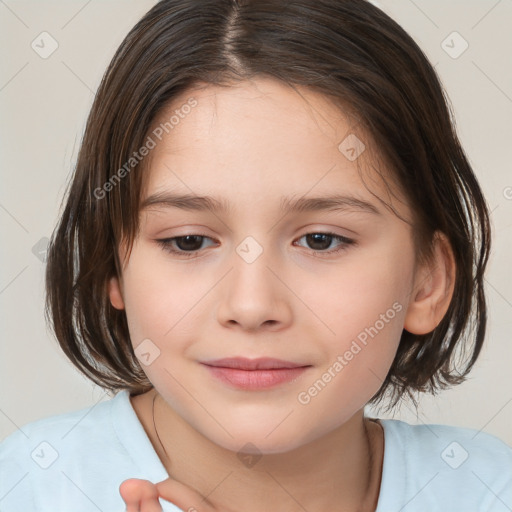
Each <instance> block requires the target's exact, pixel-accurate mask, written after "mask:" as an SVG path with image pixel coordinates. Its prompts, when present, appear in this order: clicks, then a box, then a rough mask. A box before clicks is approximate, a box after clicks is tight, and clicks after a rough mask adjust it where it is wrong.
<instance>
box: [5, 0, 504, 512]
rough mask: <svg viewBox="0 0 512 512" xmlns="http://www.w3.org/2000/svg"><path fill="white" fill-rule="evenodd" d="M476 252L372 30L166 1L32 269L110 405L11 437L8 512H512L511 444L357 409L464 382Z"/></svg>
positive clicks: (116, 69)
mask: <svg viewBox="0 0 512 512" xmlns="http://www.w3.org/2000/svg"><path fill="white" fill-rule="evenodd" d="M192 242H196V243H195V244H193V243H192ZM327 242H329V243H327ZM489 248H490V226H489V218H488V209H487V205H486V202H485V199H484V197H483V196H482V192H481V189H480V187H479V185H478V183H477V180H476V178H475V175H474V174H473V171H472V169H471V167H470V165H469V163H468V160H467V158H466V156H465V154H464V152H463V150H462V148H461V146H460V143H459V140H458V138H457V136H456V134H455V131H454V128H453V126H452V124H451V121H450V112H449V109H448V107H447V104H446V102H445V99H444V96H443V90H442V86H441V84H440V83H439V80H438V78H437V76H436V74H435V72H434V70H433V68H432V66H431V65H430V64H429V62H428V61H427V59H426V57H425V56H424V54H423V53H422V51H421V50H420V49H419V48H418V46H417V45H416V44H415V43H414V41H413V40H412V39H411V38H410V37H409V36H408V35H407V34H406V33H405V32H404V31H403V29H402V28H401V27H400V26H398V25H397V24H396V23H395V22H394V21H393V20H391V19H390V18H389V17H388V16H387V15H386V14H384V13H383V12H382V11H380V10H379V9H378V8H376V7H375V6H373V5H372V4H370V3H369V2H367V1H365V0H321V1H318V0H299V1H295V2H279V1H269V0H247V1H245V0H239V1H235V0H207V1H204V0H202V1H199V0H197V1H194V0H162V1H161V2H159V3H157V4H156V5H155V6H154V7H153V8H152V9H151V10H150V11H149V12H148V13H147V14H146V15H145V16H144V17H143V18H142V19H141V20H140V22H139V23H137V25H136V26H135V27H134V28H133V30H132V31H131V32H130V33H129V34H128V36H127V37H126V39H125V40H124V41H123V43H122V44H121V46H120V48H119V50H118V51H117V53H116V55H115V56H114V58H113V60H112V62H111V64H110V66H109V68H108V69H107V72H106V74H105V76H104V78H103V81H102V83H101V85H100V87H99V90H98V93H97V96H96V98H95V102H94V105H93V107H92V110H91V113H90V115H89V118H88V121H87V126H86V130H85V135H84V138H83V141H82V145H81V149H80V153H79V155H78V162H77V167H76V170H75V173H74V176H73V180H72V183H71V186H70V189H69V192H68V196H67V201H66V204H65V209H64V211H63V214H62V217H61V219H60V222H59V225H58V227H57V229H56V231H55V233H54V235H53V237H52V240H51V244H50V248H49V256H48V262H47V312H48V317H49V320H50V321H51V322H52V325H53V328H54V331H55V335H56V337H57V339H58V341H59V343H60V345H61V347H62V349H63V350H64V352H65V353H66V354H67V356H68V357H69V359H70V360H71V361H72V362H73V363H74V364H75V365H76V366H77V367H78V368H79V369H80V370H81V371H82V372H83V373H84V374H85V375H87V376H88V377H89V378H90V379H91V380H92V381H94V382H95V383H97V384H99V385H100V386H103V387H104V388H105V389H107V390H109V391H111V392H112V393H114V392H117V394H116V395H115V397H113V398H112V399H110V400H107V401H105V402H102V403H99V404H97V405H96V406H94V407H91V408H89V409H87V410H83V411H78V412H72V413H67V414H63V415H59V416H55V417H52V418H46V419H42V420H40V421H37V422H34V423H31V424H29V425H26V426H25V427H23V432H21V431H18V432H15V433H14V434H12V435H11V436H9V437H8V438H7V439H6V440H5V441H4V442H3V443H2V444H1V455H0V471H1V483H0V499H1V501H0V507H1V510H2V511H4V512H10V511H18V510H23V511H24V512H29V511H36V510H37V511H52V512H55V511H66V512H67V511H73V512H79V511H93V510H101V511H103V512H114V511H121V510H127V511H129V512H137V511H142V512H154V511H157V510H161V507H163V509H164V510H173V511H177V510H184V511H198V512H206V511H208V512H211V511H222V512H227V511H238V512H240V511H243V512H262V511H268V510H276V511H280V512H292V511H293V512H295V511H308V512H320V511H325V510H343V511H378V512H398V511H404V512H407V511H441V510H442V511H450V512H454V511H459V510H460V511H469V510H472V511H483V510H485V511H493V512H498V511H504V510H511V509H512V449H511V448H510V447H508V446H507V445H506V444H505V443H504V442H502V441H500V440H499V439H497V438H496V437H494V436H492V435H489V434H486V433H483V432H479V431H474V430H471V429H465V428H458V427H450V426H442V425H409V424H407V423H405V422H403V421H399V420H379V419H376V418H368V417H365V414H364V407H365V405H366V404H368V403H372V404H377V403H384V401H386V400H387V403H388V405H389V406H390V407H393V406H395V405H396V404H397V403H398V402H399V400H400V399H402V398H403V397H407V396H409V397H411V398H412V397H413V393H414V392H416V391H420V392H421V391H427V392H434V391H435V390H437V389H443V388H446V387H448V386H449V385H455V384H458V383H460V382H462V381H463V380H464V377H465V376H466V375H467V373H468V372H469V371H470V369H471V368H472V367H473V365H474V363H475V361H476V359H477V357H478V355H479V353H480V350H481V348H482V344H483V340H484V333H485V326H486V305H485V297H484V289H483V279H484V271H485V268H486V264H487V259H488V254H489ZM461 351H462V352H463V353H464V354H465V355H466V356H467V358H466V359H464V358H462V360H461V358H460V357H457V356H458V355H460V354H459V352H461Z"/></svg>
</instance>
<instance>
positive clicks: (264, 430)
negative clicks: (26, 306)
mask: <svg viewBox="0 0 512 512" xmlns="http://www.w3.org/2000/svg"><path fill="white" fill-rule="evenodd" d="M302 93H303V94H304V96H305V97H306V98H307V99H308V102H305V100H304V99H303V98H301V97H300V96H299V95H298V94H297V93H296V92H294V91H293V90H292V89H290V88H288V87H286V86H284V85H282V84H280V83H278V82H274V81H271V80H262V79H259V80H257V81H256V82H253V83H244V84H243V85H237V86H235V87H230V88H219V87H213V86H210V87H208V88H205V89H203V90H194V91H188V92H187V93H185V94H183V95H182V96H181V97H180V98H178V99H176V101H175V102H174V103H173V106H172V109H171V110H169V111H167V112H165V113H162V115H161V117H160V118H159V119H158V121H157V122H156V123H155V127H156V126H158V124H159V123H160V122H165V121H167V120H168V119H169V118H170V117H171V115H172V114H173V112H174V111H175V110H177V109H178V110H179V112H180V114H181V115H178V117H179V122H178V123H175V124H174V127H173V129H172V130H170V131H169V133H168V134H166V133H165V131H164V137H163V138H162V141H161V142H158V139H157V138H156V137H155V136H154V135H153V136H152V137H153V139H154V140H155V141H156V142H158V143H157V145H156V147H155V148H154V149H153V150H152V151H151V167H150V171H149V172H150V174H149V176H148V178H149V181H148V188H147V190H146V194H145V198H147V197H149V196H151V195H153V194H155V193H157V192H158V193H162V194H165V193H171V192H172V193H173V194H192V195H200V196H213V197H216V198H222V200H223V201H225V203H226V204H227V205H229V211H216V212H215V214H214V213H212V212H211V211H208V210H204V211H194V210H186V209H180V208H177V207H174V208H171V207H165V206H163V205H156V206H154V207H152V208H147V209H145V210H143V211H142V212H141V230H140V233H139V236H138V238H137V239H136V240H135V243H134V246H133V250H132V253H131V257H130V259H129V261H128V263H127V265H126V267H125V269H124V272H123V275H122V280H121V281H120V282H118V281H117V280H116V279H113V280H112V281H111V286H110V298H111V301H112V303H113V305H114V306H115V307H118V308H123V307H124V308H125V309H126V314H127V318H128V324H129V330H130V335H131V339H132V343H133V346H134V347H135V349H137V347H138V346H139V344H140V343H141V342H142V341H143V340H147V339H149V340H151V341H150V342H148V341H145V342H144V345H142V347H144V349H143V350H142V349H139V350H136V352H137V353H139V354H140V353H143V354H145V355H143V356H142V361H143V362H147V361H148V360H149V361H151V360H153V358H155V356H158V357H156V358H155V359H154V360H153V361H152V362H151V364H149V365H148V366H145V365H144V364H143V365H142V367H143V368H144V370H145V372H146V373H147V375H148V378H149V379H150V381H151V382H152V383H153V385H154V386H155V388H156V389H157V391H158V392H159V393H160V394H161V395H162V396H163V397H164V398H165V399H166V401H167V402H168V404H170V405H171V407H172V408H173V409H174V410H175V411H176V412H177V413H178V414H179V415H180V416H182V417H183V418H184V419H185V420H186V421H187V422H188V423H189V424H191V425H192V426H193V427H194V428H195V429H196V430H197V431H199V432H200V433H202V434H203V435H204V436H206V437H207V438H209V439H211V440H212V441H214V442H215V443H217V444H219V445H221V446H224V447H226V448H228V449H232V450H238V449H240V447H242V446H243V445H245V444H246V443H247V442H251V443H253V444H255V445H256V446H257V447H258V448H259V450H261V451H262V452H264V453H265V452H266V453H271V452H281V451H287V450H290V449H293V448H295V447H298V446H300V445H303V444H305V443H307V442H309V441H312V440H314V439H317V438H319V437H320V436H323V435H325V434H327V433H328V432H330V431H332V430H333V429H335V428H337V427H339V426H341V425H342V424H344V423H345V422H347V420H349V419H350V418H351V417H352V416H354V414H355V413H359V414H361V413H362V408H363V406H364V405H365V404H366V403H367V402H368V400H369V399H370V398H371V397H372V396H373V395H374V393H375V392H376V391H377V390H378V389H379V387H380V385H381V384H382V382H383V380H384V378H385V376H386V374H387V372H388V369H389V367H390V365H391V363H392V361H393V357H394V355H395V352H396V349H397V347H398V343H399V340H400V335H401V333H402V329H403V327H404V322H405V320H406V313H407V309H408V304H409V302H410V301H411V299H412V290H413V283H414V276H415V269H416V267H415V255H414V247H413V241H412V232H411V227H410V226H409V225H408V224H407V223H405V222H403V221H402V220H400V219H399V218H398V217H397V216H396V215H394V214H393V213H392V212H391V211H389V210H388V209H387V208H386V207H385V206H384V205H383V204H382V203H381V202H380V201H379V200H378V199H377V198H376V197H375V196H374V195H373V194H376V195H377V196H378V197H380V198H382V199H383V200H384V201H386V202H391V204H392V205H393V207H394V208H395V209H396V210H397V212H398V213H399V214H401V215H402V216H403V217H404V218H407V219H410V218H411V213H410V210H409V207H408V205H407V202H406V201H405V199H404V198H403V197H401V199H400V195H396V196H394V197H391V196H390V194H389V191H388V190H387V189H386V187H385V185H384V183H383V182H382V181H381V179H380V178H378V176H377V174H376V173H375V171H373V170H372V171H371V172H369V171H368V169H369V166H368V165H367V164H368V161H367V160H365V159H367V158H369V156H370V155H369V153H370V152H369V150H366V151H364V152H363V153H362V154H361V156H359V158H358V160H357V161H350V160H349V159H348V158H347V156H345V155H349V156H351V157H352V154H353V152H351V151H350V144H349V143H347V145H348V147H345V146H343V148H344V150H345V154H344V153H343V152H342V151H341V150H340V149H338V146H339V145H340V143H341V142H342V141H343V140H344V139H345V137H347V136H348V135H349V134H350V133H356V135H357V136H358V137H359V138H360V139H361V140H362V142H363V143H365V144H366V145H367V146H368V145H369V141H368V140H365V137H364V135H362V134H361V133H359V132H358V131H357V130H356V129H355V128H354V127H352V126H350V125H349V124H348V123H347V120H346V119H344V118H342V117H341V114H340V113H339V111H338V110H336V109H335V108H334V107H333V106H332V105H331V104H330V103H328V102H327V100H326V99H324V98H323V97H322V96H320V95H317V94H313V93H311V92H308V91H305V90H302ZM191 97H193V98H194V99H195V100H196V101H197V105H196V106H194V107H193V108H191V109H188V108H184V109H181V110H180V108H181V107H182V106H183V105H185V104H187V100H188V99H189V98H191ZM184 112H188V114H184ZM175 120H176V118H175ZM349 141H350V139H349ZM352 144H353V143H352ZM356 150H357V148H356ZM357 163H359V164H361V166H362V167H363V168H364V169H365V170H364V171H363V172H364V176H365V182H366V184H367V186H368V187H369V188H370V189H371V192H370V191H369V190H368V189H367V188H366V187H365V185H364V184H363V182H362V181H361V178H360V176H359V175H358V171H357V167H356V164H357ZM365 164H366V165H365ZM133 172H137V171H133ZM381 172H382V173H383V174H385V175H387V176H389V174H388V173H387V172H386V171H385V170H384V169H381ZM120 186H122V184H121V185H120ZM394 192H395V194H398V192H397V190H396V189H395V190H394ZM372 193H373V194H372ZM333 194H337V195H340V196H350V197H352V198H356V199H357V200H359V201H364V202H366V203H369V205H371V206H366V207H360V206H355V205H352V206H351V205H350V204H346V205H345V206H344V207H343V208H340V209H339V210H331V211H323V210H318V211H303V212H293V213H289V214H285V213H284V212H281V211H280V205H281V201H282V199H283V198H294V199H298V198H304V199H306V198H312V197H324V196H329V195H333ZM372 207H373V208H372ZM373 209H375V210H376V211H377V212H378V213H375V212H374V211H372V210H373ZM322 232H324V233H325V232H327V233H329V232H330V233H335V234H336V235H339V236H341V237H346V238H348V239H351V240H353V241H354V242H355V244H345V243H343V242H341V241H339V240H338V239H336V238H334V237H332V238H329V237H324V238H322V237H321V236H320V235H317V236H316V237H312V236H305V235H308V234H312V233H322ZM194 234H196V235H203V236H204V237H207V238H204V239H201V238H199V239H194V238H192V239H191V240H190V239H189V240H187V239H185V240H181V242H180V241H179V240H178V241H177V242H174V243H173V244H172V248H174V249H175V250H180V249H181V251H182V253H183V254H186V251H187V250H188V251H189V254H192V255H193V256H195V257H192V258H189V259H187V258H186V257H182V256H179V255H174V254H171V253H169V252H168V251H167V250H166V249H165V248H163V247H162V246H161V245H160V244H159V243H158V242H157V240H158V239H166V238H172V237H179V236H185V235H194ZM201 240H202V242H201ZM339 248H343V250H341V251H340V252H338V253H334V251H335V250H336V249H339ZM193 250H195V253H194V252H191V251H193ZM315 251H316V252H315ZM322 251H323V252H322ZM260 252H261V253H260ZM118 285H119V286H118ZM156 347H158V348H156ZM158 351H160V353H159V355H158ZM148 354H149V355H148ZM231 357H245V358H250V359H254V358H261V357H270V358H277V359H281V360H286V361H290V362H293V363H297V364H299V365H301V366H307V368H305V369H303V370H301V371H298V372H297V373H296V374H294V376H295V378H294V380H293V379H292V380H288V381H285V382H283V383H281V384H276V385H274V386H273V387H270V388H264V387H261V388H259V389H242V388H239V387H236V386H235V385H231V384H228V383H226V382H225V381H223V380H221V379H219V378H218V377H216V376H214V375H213V374H212V372H211V371H210V369H209V368H208V367H206V366H205V365H203V364H202V362H204V361H208V360H213V359H221V358H231ZM275 372H276V371H274V374H275ZM281 374H282V373H281ZM258 382H259V383H258ZM258 382H256V385H257V386H258V385H259V386H263V384H262V383H261V381H258Z"/></svg>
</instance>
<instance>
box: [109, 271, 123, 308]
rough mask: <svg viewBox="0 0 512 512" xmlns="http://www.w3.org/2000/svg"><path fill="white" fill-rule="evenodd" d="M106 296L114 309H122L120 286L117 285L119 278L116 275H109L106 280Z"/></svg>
mask: <svg viewBox="0 0 512 512" xmlns="http://www.w3.org/2000/svg"><path fill="white" fill-rule="evenodd" d="M108 296H109V298H110V303H111V304H112V306H113V307H114V308H116V309H124V300H123V295H122V293H121V287H120V286H119V279H118V278H117V277H115V276H114V277H111V278H110V280H109V282H108Z"/></svg>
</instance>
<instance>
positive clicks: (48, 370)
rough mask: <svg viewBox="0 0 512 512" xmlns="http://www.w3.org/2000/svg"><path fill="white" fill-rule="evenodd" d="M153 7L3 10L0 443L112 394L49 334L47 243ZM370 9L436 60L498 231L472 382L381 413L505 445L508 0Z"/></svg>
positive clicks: (98, 4) (508, 381)
mask: <svg viewBox="0 0 512 512" xmlns="http://www.w3.org/2000/svg"><path fill="white" fill-rule="evenodd" d="M154 3H155V2H154V1H148V0H136V1H135V0H104V1H100V0H89V1H86V0H81V1H70V0H66V1H60V2H59V1H41V0H33V1H16V0H3V1H0V52H1V59H2V65H1V68H0V109H1V117H0V130H1V133H0V172H1V180H2V185H1V188H0V226H1V227H0V229H1V237H2V244H1V252H2V253H1V260H0V261H1V265H0V310H1V321H2V323H1V331H0V332H1V336H2V339H1V344H0V347H1V348H0V350H1V353H0V365H1V367H0V372H1V373H0V375H1V385H0V392H1V395H0V438H3V437H5V436H6V435H8V434H10V433H11V432H13V431H14V430H15V429H16V428H18V427H21V426H23V425H24V424H26V423H28V422H30V421H33V420H36V419H39V418H43V417H46V416H50V415H54V414H57V413H63V412H67V411H71V410H77V409H81V408H84V407H87V406H91V405H94V404H96V403H98V402H99V401H102V400H106V399H108V398H109V397H108V395H107V394H106V393H105V391H103V390H102V389H101V388H98V387H96V386H94V385H93V384H92V383H90V382H89V381H87V380H86V379H85V377H82V376H81V375H80V374H79V373H78V371H77V370H75V369H74V367H73V366H72V365H71V363H70V362H68V361H67V359H66V358H65V356H64V355H63V353H62V352H61V350H60V348H59V347H58V345H57V343H56V341H55V340H54V339H53V338H52V336H51V335H50V334H49V331H48V330H47V327H46V326H45V322H44V316H43V304H44V270H45V263H44V248H45V243H46V240H47V238H48V237H50V235H51V232H52V231H53V229H54V226H55V224H56V222H57V218H58V214H59V208H60V204H61V200H62V197H63V194H64V191H65V187H66V184H67V181H68V179H69V176H70V173H71V171H72V169H73V166H74V163H75V159H76V155H77V151H78V147H79V143H80V140H81V136H82V133H83V129H84V125H85V120H86V116H87V114H88V111H89V108H90V106H91V104H92V100H93V98H94V92H95V90H96V88H97V86H98V84H99V82H100V79H101V77H102V74H103V72H104V71H105V69H106V67H107V65H108V63H109V61H110V59H111V57H112V56H113V54H114V51H115V50H116V48H117V47H118V45H119V44H120V43H121V41H122V39H123V38H124V37H125V35H126V34H127V33H128V31H129V30H130V29H131V28H132V26H133V25H134V24H135V23H136V22H137V21H138V20H139V18H140V17H141V16H142V15H143V14H144V13H145V12H146V11H147V10H148V9H149V8H150V7H152V5H154ZM375 4H376V5H379V6H380V7H381V8H382V9H383V10H384V11H385V12H387V13H388V14H389V15H390V16H391V17H392V18H394V19H395V20H396V21H397V22H398V23H399V24H401V25H402V26H403V27H404V29H405V30H406V31H408V32H409V33H410V34H411V36H412V37H413V38H414V39H415V40H416V41H417V43H418V44H419V45H420V47H421V48H422V49H423V50H424V52H425V53H426V54H427V56H428V57H429V59H430V60H431V62H432V64H433V65H435V68H436V70H437V72H438V73H439V75H440V77H441V79H442V82H443V85H444V87H445V89H446V91H447V93H448V95H449V97H450V100H451V103H452V108H453V111H454V114H455V118H456V123H457V131H458V134H459V137H460V139H461V141H462V143H463V146H464V147H465V150H466V152H467V154H468V156H469V159H470V162H471V164H472V165H473V166H474V170H475V172H476V174H477V176H478V178H479V180H480V182H481V185H482V187H483V189H484V193H485V195H486V197H487V199H488V202H489V205H490V208H491V210H492V223H493V234H494V245H493V252H492V256H491V260H490V264H489V270H488V274H487V278H486V286H487V297H488V304H489V310H490V311H489V316H490V319H489V329H488V336H487V341H486V345H485V346H484V349H483V351H482V354H481V356H480V359H479V360H478V362H477V364H476V366H475V368H474V370H473V371H472V372H471V373H470V375H469V378H468V380H467V381H466V382H465V383H463V384H462V385H460V386H458V387H455V388H453V389H451V390H447V391H444V392H443V393H441V394H440V395H438V396H436V397H431V396H426V395H422V396H421V397H420V407H419V412H418V414H417V415H416V414H415V412H414V410H413V409H412V408H411V407H410V405H409V404H407V403H404V405H403V406H402V407H401V408H399V409H397V410H396V411H394V413H392V414H383V413H380V414H379V415H380V417H394V418H397V419H403V420H405V421H408V422H409V423H441V424H449V425H456V426H464V427H471V428H475V429H478V430H483V431H485V432H489V433H492V434H495V435H497V436H498V437H500V438H501V439H503V440H504V441H505V442H507V443H508V444H509V445H512V428H511V424H512V372H511V371H510V369H511V362H512V342H511V341H512V340H511V339H510V332H511V327H512V276H511V274H512V272H511V269H510V262H511V255H512V243H511V242H512V227H511V226H512V223H511V218H512V173H511V164H510V148H511V142H512V140H511V137H510V136H511V129H510V124H511V119H512V61H511V59H510V54H511V52H512V30H510V20H512V2H511V1H510V0H492V1H491V0H489V1H486V0H479V1H477V0H474V1H468V0H460V1H453V0H451V1H448V0H414V1H413V0H381V1H379V2H375ZM42 32H47V33H48V34H49V35H50V36H51V39H50V38H49V37H48V36H47V35H44V36H40V34H41V33H42ZM454 32H457V34H453V33H454ZM40 37H45V38H47V39H46V41H47V43H46V44H45V45H44V46H45V48H46V50H47V51H49V49H51V44H54V45H55V43H53V42H52V40H54V41H56V44H58V47H57V49H56V50H55V51H54V52H53V53H52V54H51V55H50V56H48V57H47V58H43V57H42V56H41V55H40V52H41V49H39V53H38V52H37V51H35V50H34V49H33V41H36V43H37V41H40V39H38V38H40ZM466 45H467V48H466ZM40 46H41V44H40ZM36 48H37V47H36ZM463 50H464V51H463ZM373 412H374V411H371V410H369V413H373Z"/></svg>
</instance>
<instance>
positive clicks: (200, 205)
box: [141, 192, 382, 215]
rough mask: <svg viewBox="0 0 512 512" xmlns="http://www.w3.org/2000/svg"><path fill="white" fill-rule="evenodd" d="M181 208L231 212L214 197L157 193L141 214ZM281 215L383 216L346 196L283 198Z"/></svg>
mask: <svg viewBox="0 0 512 512" xmlns="http://www.w3.org/2000/svg"><path fill="white" fill-rule="evenodd" d="M154 207H159V208H179V209H182V210H188V211H198V212H202V211H211V212H221V213H228V212H229V211H231V208H230V205H229V203H228V201H226V200H225V199H223V198H215V197H211V196H197V195H193V194H173V193H169V192H157V193H155V194H152V195H150V196H148V197H147V198H146V199H145V200H144V201H143V202H142V205H141V210H145V209H148V208H154ZM280 210H281V212H293V213H302V212H312V211H346V210H357V211H361V212H366V213H371V214H374V215H382V212H381V211H380V210H379V209H378V208H377V207H376V206H375V205H373V204H372V203H369V202H367V201H364V200H362V199H358V198H356V197H353V196H347V195H326V196H322V197H299V198H297V199H295V198H287V197H283V198H282V199H281V202H280Z"/></svg>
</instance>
